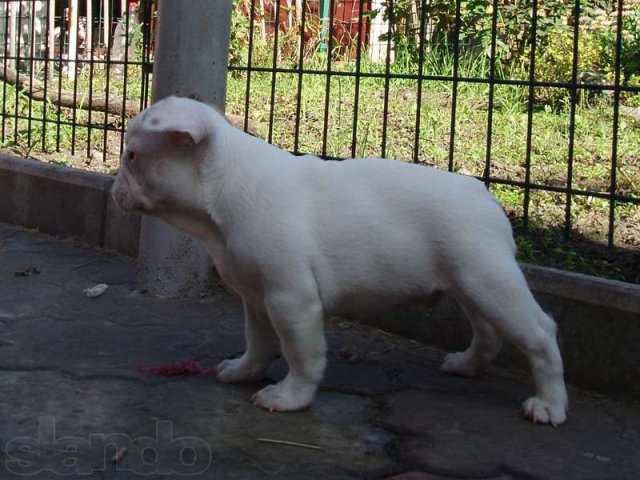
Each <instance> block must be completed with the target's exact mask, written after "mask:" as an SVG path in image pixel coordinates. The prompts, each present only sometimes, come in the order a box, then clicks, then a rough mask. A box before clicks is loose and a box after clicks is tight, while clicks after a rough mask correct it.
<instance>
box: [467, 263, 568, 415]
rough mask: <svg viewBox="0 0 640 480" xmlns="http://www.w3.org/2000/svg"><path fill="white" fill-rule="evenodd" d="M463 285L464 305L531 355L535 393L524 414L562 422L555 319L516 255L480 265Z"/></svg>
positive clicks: (562, 391) (564, 407)
mask: <svg viewBox="0 0 640 480" xmlns="http://www.w3.org/2000/svg"><path fill="white" fill-rule="evenodd" d="M458 287H459V290H458V294H459V295H460V298H459V300H460V302H461V303H462V304H463V305H464V306H465V309H466V310H467V311H470V312H471V311H473V312H477V314H478V315H480V316H482V318H484V319H486V320H487V322H489V323H490V324H491V325H492V326H493V327H494V328H495V330H496V332H497V333H498V334H499V335H500V336H502V337H503V338H505V339H506V340H509V341H511V342H513V343H514V344H515V345H516V347H518V348H519V349H520V350H521V351H522V352H523V353H524V355H525V356H526V358H527V360H528V362H529V365H530V366H531V370H532V374H533V378H534V381H535V385H536V394H535V396H534V397H531V398H529V399H528V400H527V401H525V402H524V404H523V410H524V414H525V416H526V417H527V418H529V419H531V420H532V421H533V422H534V423H550V424H552V425H554V426H556V425H560V424H561V423H563V422H564V421H565V420H566V411H567V406H568V400H567V391H566V387H565V384H564V378H563V367H562V357H561V356H560V349H559V348H558V341H557V339H556V325H555V322H554V321H553V320H552V319H551V318H550V317H549V316H548V315H546V314H545V313H544V312H543V311H542V309H541V308H540V306H539V305H538V304H537V303H536V301H535V299H534V298H533V295H532V294H531V292H530V291H529V288H528V286H527V283H526V281H525V279H524V276H523V275H522V272H521V271H520V268H519V267H518V264H517V263H516V262H515V260H513V259H504V260H502V261H497V262H494V263H493V264H491V265H490V267H489V268H482V267H480V268H478V269H476V270H474V271H472V273H469V274H467V275H464V276H463V277H462V278H461V279H460V280H459V282H458Z"/></svg>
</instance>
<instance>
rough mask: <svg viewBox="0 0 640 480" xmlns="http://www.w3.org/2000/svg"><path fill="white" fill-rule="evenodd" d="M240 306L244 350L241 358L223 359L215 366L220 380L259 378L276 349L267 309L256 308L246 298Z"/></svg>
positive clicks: (241, 380)
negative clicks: (242, 316) (265, 310)
mask: <svg viewBox="0 0 640 480" xmlns="http://www.w3.org/2000/svg"><path fill="white" fill-rule="evenodd" d="M243 307H244V336H245V342H246V350H245V352H244V354H243V355H242V356H241V357H240V358H234V359H231V360H224V361H223V362H221V363H219V364H218V365H217V366H216V374H217V379H218V380H219V381H220V382H224V383H235V382H254V381H256V380H260V379H262V378H263V377H264V374H265V372H266V370H267V368H268V367H269V364H270V363H271V362H272V360H273V359H274V358H275V357H276V355H277V354H278V351H279V343H278V337H277V335H276V332H275V331H274V330H273V327H272V326H271V323H270V321H269V317H268V316H267V314H266V312H264V311H261V310H259V309H256V308H255V307H254V306H253V305H251V304H250V303H249V302H247V301H246V300H243Z"/></svg>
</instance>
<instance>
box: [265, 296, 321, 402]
mask: <svg viewBox="0 0 640 480" xmlns="http://www.w3.org/2000/svg"><path fill="white" fill-rule="evenodd" d="M267 311H268V314H269V318H270V319H271V322H272V324H273V326H274V328H275V330H276V332H277V333H278V337H279V338H280V345H281V348H282V353H283V355H284V358H285V359H286V361H287V364H288V366H289V373H288V374H287V376H286V377H285V378H284V380H282V381H280V382H278V383H276V384H275V385H269V386H267V387H265V388H263V389H262V390H260V391H259V392H258V393H256V394H255V395H254V396H253V404H254V405H257V406H260V407H262V408H265V409H267V410H270V411H277V412H289V411H295V410H302V409H304V408H306V407H308V406H309V405H310V404H311V402H312V400H313V397H314V395H315V393H316V390H317V389H318V385H319V384H320V381H321V380H322V376H323V374H324V369H325V366H326V363H327V360H326V350H327V345H326V340H325V336H324V326H323V309H322V303H321V302H320V299H319V298H317V296H315V295H297V294H296V292H294V291H293V290H292V291H290V292H278V293H276V294H271V295H268V298H267Z"/></svg>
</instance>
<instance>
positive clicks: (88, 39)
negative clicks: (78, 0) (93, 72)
mask: <svg viewBox="0 0 640 480" xmlns="http://www.w3.org/2000/svg"><path fill="white" fill-rule="evenodd" d="M85 18H86V19H87V20H86V22H87V33H86V36H85V39H84V55H85V57H86V56H87V47H88V48H89V49H90V50H93V0H87V9H86V12H85ZM90 55H91V54H89V56H90Z"/></svg>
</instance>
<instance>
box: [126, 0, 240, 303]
mask: <svg viewBox="0 0 640 480" xmlns="http://www.w3.org/2000/svg"><path fill="white" fill-rule="evenodd" d="M231 7H232V0H216V1H215V2H212V1H211V0H190V1H189V2H176V1H175V0H159V2H158V22H157V24H156V27H157V29H156V49H155V53H156V55H155V60H154V65H153V91H152V100H153V101H154V102H156V101H158V100H161V99H162V98H165V97H167V96H170V95H177V96H182V97H191V98H195V99H197V100H201V101H203V102H206V103H209V104H211V105H214V106H216V107H217V108H219V109H220V110H223V109H224V101H225V88H226V77H227V59H228V52H229V32H230V28H231ZM185 188H189V186H188V185H185ZM139 251H140V253H139V256H138V285H139V287H140V288H141V289H144V290H147V291H148V292H149V293H150V294H151V295H154V296H159V297H193V296H198V295H199V294H201V293H202V292H203V291H204V290H205V289H206V288H207V286H208V284H209V281H210V278H211V273H212V266H211V260H210V258H209V256H208V254H207V253H206V252H205V251H204V249H203V248H202V246H201V245H200V244H199V243H198V242H197V240H195V239H192V238H191V237H187V236H185V235H183V234H181V233H179V232H178V231H176V230H175V229H173V228H171V227H169V226H168V225H167V224H165V223H163V222H162V221H160V220H158V219H155V218H153V217H147V216H144V217H143V219H142V227H141V232H140V250H139Z"/></svg>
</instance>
